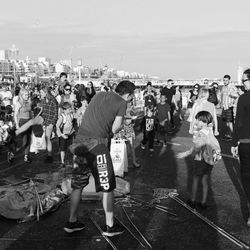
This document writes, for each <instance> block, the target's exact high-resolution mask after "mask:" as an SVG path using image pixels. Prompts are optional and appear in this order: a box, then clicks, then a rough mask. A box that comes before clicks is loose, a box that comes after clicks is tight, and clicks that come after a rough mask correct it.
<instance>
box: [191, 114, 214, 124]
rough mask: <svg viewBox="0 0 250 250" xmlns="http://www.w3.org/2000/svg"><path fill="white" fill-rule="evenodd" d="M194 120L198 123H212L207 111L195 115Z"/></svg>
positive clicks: (211, 117)
mask: <svg viewBox="0 0 250 250" xmlns="http://www.w3.org/2000/svg"><path fill="white" fill-rule="evenodd" d="M195 119H196V120H198V121H202V122H204V123H206V124H210V123H212V122H213V116H212V115H211V114H210V113H209V112H208V111H200V112H198V113H197V114H196V116H195Z"/></svg>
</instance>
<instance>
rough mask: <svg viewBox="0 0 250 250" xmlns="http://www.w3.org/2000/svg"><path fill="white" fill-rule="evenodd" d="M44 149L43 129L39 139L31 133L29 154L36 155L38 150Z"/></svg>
mask: <svg viewBox="0 0 250 250" xmlns="http://www.w3.org/2000/svg"><path fill="white" fill-rule="evenodd" d="M45 149H46V139H45V130H44V128H43V134H42V136H41V137H38V136H35V134H34V132H33V131H32V134H31V144H30V152H31V153H35V154H37V153H38V152H39V151H40V150H45Z"/></svg>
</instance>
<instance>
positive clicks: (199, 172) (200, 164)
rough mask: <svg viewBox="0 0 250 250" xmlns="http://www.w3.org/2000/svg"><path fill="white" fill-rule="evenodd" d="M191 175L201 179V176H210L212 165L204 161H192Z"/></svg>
mask: <svg viewBox="0 0 250 250" xmlns="http://www.w3.org/2000/svg"><path fill="white" fill-rule="evenodd" d="M194 162H195V163H194V168H193V175H194V176H199V177H202V176H203V175H210V174H211V172H212V169H213V165H210V164H208V163H206V162H205V161H204V160H201V161H197V160H195V161H194Z"/></svg>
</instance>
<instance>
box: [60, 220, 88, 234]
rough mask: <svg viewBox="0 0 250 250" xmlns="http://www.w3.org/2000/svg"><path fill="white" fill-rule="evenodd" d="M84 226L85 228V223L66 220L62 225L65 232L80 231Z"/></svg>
mask: <svg viewBox="0 0 250 250" xmlns="http://www.w3.org/2000/svg"><path fill="white" fill-rule="evenodd" d="M84 228H85V225H84V224H83V223H81V222H80V221H75V222H69V221H68V222H67V223H66V225H65V227H64V231H66V232H67V233H74V232H77V231H81V230H83V229H84Z"/></svg>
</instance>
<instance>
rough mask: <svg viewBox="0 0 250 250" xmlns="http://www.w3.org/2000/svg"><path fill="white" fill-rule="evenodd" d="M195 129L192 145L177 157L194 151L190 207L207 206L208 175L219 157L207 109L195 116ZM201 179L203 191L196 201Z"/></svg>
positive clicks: (203, 207)
mask: <svg viewBox="0 0 250 250" xmlns="http://www.w3.org/2000/svg"><path fill="white" fill-rule="evenodd" d="M195 119H196V121H195V126H196V131H197V133H195V134H194V135H193V147H192V148H191V149H190V150H188V151H186V152H182V153H179V154H178V155H177V158H179V159H181V158H184V157H187V156H189V155H191V154H192V153H194V154H195V155H194V169H193V170H194V171H193V174H194V176H193V184H192V195H191V199H190V200H188V202H187V203H188V205H190V206H191V207H192V208H196V207H198V208H201V209H206V208H207V197H208V176H209V175H210V174H211V171H212V169H213V166H214V165H215V164H216V163H217V161H218V160H219V159H220V158H221V156H220V151H221V150H220V145H219V142H218V141H217V139H216V138H215V137H214V135H213V132H212V129H211V127H212V126H213V116H212V115H211V114H210V113H209V112H208V111H200V112H198V113H197V114H196V116H195ZM200 180H201V181H202V186H203V192H202V200H201V202H200V203H197V202H196V195H197V191H198V183H199V181H200Z"/></svg>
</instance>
